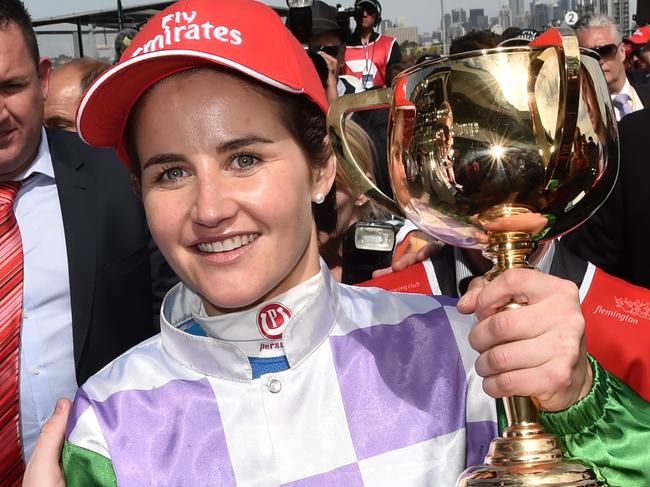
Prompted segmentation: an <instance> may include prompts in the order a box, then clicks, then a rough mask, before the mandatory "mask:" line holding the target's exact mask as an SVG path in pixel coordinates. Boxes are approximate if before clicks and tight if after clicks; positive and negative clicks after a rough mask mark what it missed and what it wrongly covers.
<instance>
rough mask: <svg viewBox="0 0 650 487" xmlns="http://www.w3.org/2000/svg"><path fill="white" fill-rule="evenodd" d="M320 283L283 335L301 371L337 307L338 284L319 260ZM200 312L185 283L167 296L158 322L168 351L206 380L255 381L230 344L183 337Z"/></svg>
mask: <svg viewBox="0 0 650 487" xmlns="http://www.w3.org/2000/svg"><path fill="white" fill-rule="evenodd" d="M321 274H322V277H323V278H322V280H321V283H320V284H319V287H318V290H317V291H316V292H315V293H314V295H313V297H312V298H311V300H310V302H309V303H307V305H306V306H304V307H303V308H302V310H300V311H299V312H297V313H296V314H295V315H294V316H293V317H291V319H290V320H289V324H288V325H287V326H286V328H285V330H284V333H283V342H284V351H285V355H286V357H287V361H288V362H289V366H290V367H291V368H294V367H297V366H299V365H300V363H301V362H302V361H303V360H305V359H306V358H307V357H308V356H309V355H310V354H311V353H312V352H313V351H314V350H316V348H318V346H319V345H320V344H321V343H323V342H324V341H325V340H326V339H327V337H328V336H329V334H330V332H331V330H332V328H333V327H334V323H335V318H336V314H337V311H338V306H339V289H338V283H337V282H336V281H335V280H334V278H333V277H332V275H331V274H330V272H329V270H328V269H327V266H326V265H325V264H324V262H323V261H322V260H321ZM200 307H201V298H200V296H199V295H198V294H196V292H194V291H193V290H192V289H190V288H189V287H187V286H185V285H184V284H183V283H179V284H177V285H176V286H174V287H173V288H172V289H171V290H170V291H169V292H168V293H167V295H166V296H165V299H164V300H163V304H162V313H161V316H160V332H161V341H162V345H163V347H164V349H165V351H166V352H167V353H168V354H169V355H171V356H172V357H173V358H174V359H175V360H177V361H178V362H179V363H180V364H181V365H183V366H185V367H187V368H189V369H192V370H194V371H196V372H199V373H201V374H204V375H209V376H214V377H219V378H223V379H230V380H235V381H242V382H244V381H251V380H252V377H253V374H252V369H251V365H250V362H249V360H248V357H247V355H246V354H245V353H244V352H243V351H241V350H240V349H239V348H237V347H236V346H234V345H233V344H231V343H229V342H225V341H222V340H218V339H216V338H212V337H209V336H207V337H204V336H196V335H192V334H190V333H187V332H185V331H183V329H182V328H183V327H184V325H186V324H187V323H188V322H189V321H190V320H192V319H193V318H192V315H193V314H196V313H197V312H198V310H199V309H200Z"/></svg>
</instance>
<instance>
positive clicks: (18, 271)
mask: <svg viewBox="0 0 650 487" xmlns="http://www.w3.org/2000/svg"><path fill="white" fill-rule="evenodd" d="M19 187H20V183H18V182H13V181H8V182H4V183H0V485H2V486H5V485H6V486H14V485H20V482H21V480H22V476H23V472H24V469H25V467H24V463H23V456H22V452H21V447H20V426H19V423H18V407H19V402H18V374H19V370H18V348H19V345H20V321H21V316H22V310H23V245H22V241H21V239H20V229H19V228H18V222H17V221H16V215H14V201H15V199H16V193H17V192H18V188H19Z"/></svg>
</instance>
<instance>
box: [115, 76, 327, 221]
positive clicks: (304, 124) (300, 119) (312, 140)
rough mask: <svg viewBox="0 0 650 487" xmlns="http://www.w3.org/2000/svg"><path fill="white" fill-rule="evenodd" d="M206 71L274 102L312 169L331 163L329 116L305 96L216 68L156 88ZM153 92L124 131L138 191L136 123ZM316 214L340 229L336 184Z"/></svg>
mask: <svg viewBox="0 0 650 487" xmlns="http://www.w3.org/2000/svg"><path fill="white" fill-rule="evenodd" d="M206 69H207V70H215V71H220V72H226V73H227V74H229V75H230V76H233V77H235V78H238V79H239V80H240V81H242V82H244V83H246V86H249V87H251V88H252V89H253V90H255V91H257V92H259V93H261V94H262V95H264V96H265V97H266V98H268V99H269V100H271V102H273V103H274V104H275V105H276V107H277V112H276V113H277V114H278V116H279V117H280V119H281V120H282V122H283V124H284V126H285V127H286V128H287V130H289V132H290V133H291V135H292V136H293V137H294V139H295V140H296V142H297V143H298V145H299V146H300V148H301V149H302V152H303V154H304V155H305V158H306V159H307V162H308V163H309V164H310V166H311V167H312V168H320V167H324V166H325V165H326V164H327V161H328V160H329V158H330V157H331V156H332V148H331V146H330V145H329V143H328V142H327V138H326V135H327V127H326V124H325V115H324V114H323V111H322V110H321V109H320V108H319V107H318V106H317V105H316V104H315V103H314V102H312V101H310V100H309V99H308V98H307V97H306V96H304V95H296V94H291V93H287V92H284V91H281V90H279V89H276V88H273V87H270V86H268V85H264V84H261V83H259V82H257V81H254V80H253V79H251V78H250V77H247V76H244V75H242V74H239V73H237V72H236V71H232V70H225V69H222V68H215V67H214V66H209V65H208V66H201V67H196V68H191V69H188V70H185V71H180V72H178V73H174V74H172V75H171V76H168V77H167V78H163V79H162V80H160V81H159V82H158V83H156V84H155V85H153V86H156V85H158V84H159V83H165V82H167V81H169V80H171V79H174V78H178V77H189V76H192V75H193V74H196V73H198V72H201V71H204V70H206ZM149 93H151V88H149V89H148V90H147V91H145V93H144V94H143V95H142V96H141V97H140V99H138V101H137V102H136V103H135V105H134V106H133V108H132V109H131V113H130V114H129V119H128V121H127V123H126V128H125V131H124V138H125V148H126V152H127V155H128V157H129V169H130V170H131V176H132V179H133V181H134V185H135V186H136V191H139V190H140V187H141V176H142V174H141V171H140V161H139V159H138V154H137V150H136V147H135V136H134V127H133V122H134V119H135V118H136V116H137V113H138V112H139V110H140V107H141V106H142V101H143V100H145V99H146V98H147V96H148V94H149ZM312 211H313V214H314V220H315V221H316V227H317V228H318V230H320V231H322V232H327V233H332V232H333V231H334V230H336V189H335V185H332V189H331V190H330V192H329V193H328V194H327V196H326V197H325V201H324V202H323V203H321V204H319V205H317V204H312Z"/></svg>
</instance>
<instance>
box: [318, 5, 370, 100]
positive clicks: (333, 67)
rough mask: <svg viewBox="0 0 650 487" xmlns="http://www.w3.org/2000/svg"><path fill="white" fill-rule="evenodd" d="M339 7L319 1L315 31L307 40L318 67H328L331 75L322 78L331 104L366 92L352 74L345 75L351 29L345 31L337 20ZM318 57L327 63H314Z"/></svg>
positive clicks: (328, 73)
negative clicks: (347, 46) (343, 72)
mask: <svg viewBox="0 0 650 487" xmlns="http://www.w3.org/2000/svg"><path fill="white" fill-rule="evenodd" d="M336 14H337V11H336V8H335V7H333V6H331V5H328V4H327V3H325V2H321V1H319V0H316V1H315V2H314V4H313V5H312V7H311V15H312V31H311V36H310V37H309V39H308V41H307V46H308V49H309V54H310V56H311V57H312V60H313V61H314V63H315V64H316V68H317V69H318V65H319V64H320V65H325V66H326V67H327V73H326V74H325V75H323V74H322V73H320V72H319V74H320V75H321V79H322V80H323V86H324V88H325V91H326V93H327V99H328V101H329V102H332V101H334V100H336V99H337V98H338V97H339V96H342V95H345V94H347V93H358V92H359V91H363V88H362V86H361V82H360V81H359V80H358V79H357V78H355V77H354V76H350V75H341V66H343V63H344V62H345V61H344V57H345V39H346V37H347V36H348V35H349V34H350V30H349V28H348V29H344V28H343V27H341V25H340V24H339V23H338V21H337V16H336ZM314 56H318V58H319V59H322V60H323V62H320V63H319V62H317V61H316V60H314Z"/></svg>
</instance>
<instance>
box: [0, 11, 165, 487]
mask: <svg viewBox="0 0 650 487" xmlns="http://www.w3.org/2000/svg"><path fill="white" fill-rule="evenodd" d="M50 69H51V63H50V61H49V60H47V59H41V58H40V57H39V54H38V47H37V44H36V39H35V36H34V32H33V29H32V27H31V22H30V19H29V16H28V14H27V12H26V11H25V9H24V6H23V4H22V3H21V2H20V1H19V0H5V1H3V2H2V3H0V189H6V188H9V187H11V188H14V193H15V188H16V187H17V188H18V190H17V194H15V200H14V201H13V210H14V211H13V214H14V215H15V220H17V224H18V227H19V229H20V238H21V240H22V249H21V250H22V256H23V257H22V262H21V264H22V269H21V275H22V280H19V281H18V284H19V285H20V286H21V288H20V290H21V292H20V293H18V297H19V298H20V297H22V303H19V305H20V306H22V308H21V307H19V308H18V310H19V313H20V311H22V314H19V315H18V317H17V322H18V323H19V325H20V328H19V330H20V346H19V350H18V353H19V364H20V371H19V381H18V383H19V385H20V387H19V406H20V415H19V417H16V416H17V415H16V414H14V415H13V416H11V415H8V414H6V413H5V411H7V410H8V408H11V407H15V404H14V406H12V405H11V404H10V401H7V404H5V403H4V402H2V401H3V400H4V397H3V396H0V413H1V414H0V435H5V436H3V438H0V439H1V440H2V445H3V446H2V449H3V451H2V452H0V485H13V484H14V482H15V481H16V479H17V478H19V475H20V473H17V474H15V475H14V476H11V475H12V474H11V473H10V470H11V469H10V468H9V467H6V465H9V463H3V462H5V460H6V458H5V457H3V455H4V454H5V453H4V452H6V451H9V448H8V447H6V445H7V444H8V443H7V442H8V441H9V440H7V439H6V438H8V436H6V434H9V433H6V432H7V431H9V429H10V430H12V431H13V436H15V437H17V434H18V432H19V433H20V437H21V438H20V439H21V446H22V456H23V458H24V459H27V458H28V457H29V455H30V453H31V449H32V447H33V442H34V441H35V439H36V436H37V434H38V431H39V429H40V427H41V425H42V424H43V422H44V421H45V420H46V419H47V417H48V416H49V415H50V414H51V412H52V410H53V408H54V405H55V401H56V399H57V397H59V396H67V397H72V396H73V394H74V392H75V390H76V388H77V385H80V384H82V383H83V382H84V381H85V380H86V379H87V378H88V377H89V376H90V375H92V374H94V373H95V372H96V371H97V370H98V369H100V368H101V367H103V366H104V365H105V364H106V363H108V362H109V361H110V360H112V359H113V358H115V357H116V356H118V355H119V354H121V353H122V352H124V351H126V350H127V349H128V348H130V347H132V346H133V345H135V344H137V343H138V342H140V341H142V340H143V339H145V338H147V337H149V336H151V335H153V334H154V333H155V332H156V330H155V326H154V323H153V322H152V314H153V312H152V306H155V305H154V304H153V301H154V300H153V299H152V294H153V291H152V278H151V272H150V271H151V268H150V260H149V257H150V244H149V238H148V232H147V227H146V222H145V217H144V212H143V209H142V206H141V202H140V201H139V200H138V198H137V197H136V195H135V193H134V192H133V190H132V188H131V185H130V179H129V176H128V173H127V171H126V169H125V167H124V166H123V165H122V164H120V163H119V162H118V160H117V158H116V156H115V154H114V153H113V152H112V151H110V150H103V149H97V148H93V147H90V146H88V145H86V144H84V143H83V142H82V141H81V140H80V139H79V138H78V137H77V136H76V134H71V133H67V132H62V131H54V130H45V129H43V127H42V124H43V102H44V99H45V97H46V95H47V89H48V77H49V73H50ZM4 206H5V207H6V205H4ZM9 208H10V209H11V206H10V207H9ZM12 217H13V216H12ZM2 239H3V236H2V235H0V243H1V242H2ZM21 240H18V246H19V247H20V242H21ZM0 249H2V247H0ZM0 260H1V259H0ZM1 269H2V262H0V270H1ZM12 282H14V283H15V282H16V281H15V280H14V281H12ZM3 285H4V281H3V276H2V275H0V291H2V289H3V288H2V286H3ZM163 286H164V284H163ZM6 294H7V293H5V298H6ZM12 296H13V295H12ZM6 301H7V300H6V299H5V300H4V301H3V294H2V292H0V340H1V337H2V334H3V330H6V320H5V318H6V314H5V313H4V311H5V309H3V303H5V304H6ZM12 303H13V301H12ZM5 308H6V307H5ZM2 347H3V344H2V343H1V342H0V364H3V362H2V361H3V357H2V355H3V354H5V355H6V352H7V350H8V349H7V350H5V349H3V348H2ZM14 348H16V347H14ZM15 362H16V361H15V360H14V361H13V363H12V362H8V363H7V364H6V365H0V367H6V369H2V372H1V373H2V381H4V382H7V377H10V376H12V375H13V379H12V380H14V382H15V376H16V375H17V373H18V365H17V363H15ZM5 370H6V372H5ZM12 371H13V373H12ZM1 387H2V385H1V384H0V392H2V393H3V394H4V391H3V390H2V389H1ZM17 392H18V391H16V392H15V393H14V394H13V396H16V398H17V397H18V396H17ZM9 396H11V395H9ZM9 396H7V397H9ZM14 402H17V401H16V400H15V401H14ZM16 411H17V407H16ZM7 416H11V417H7ZM18 426H19V429H18ZM8 428H9V429H8ZM10 433H11V431H10ZM9 436H11V435H9ZM13 444H17V438H15V439H14V441H13ZM18 451H19V452H20V450H18ZM10 461H11V462H14V461H15V460H14V459H11V460H6V462H10ZM12 465H13V464H12ZM19 469H21V466H18V467H16V469H15V470H19Z"/></svg>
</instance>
